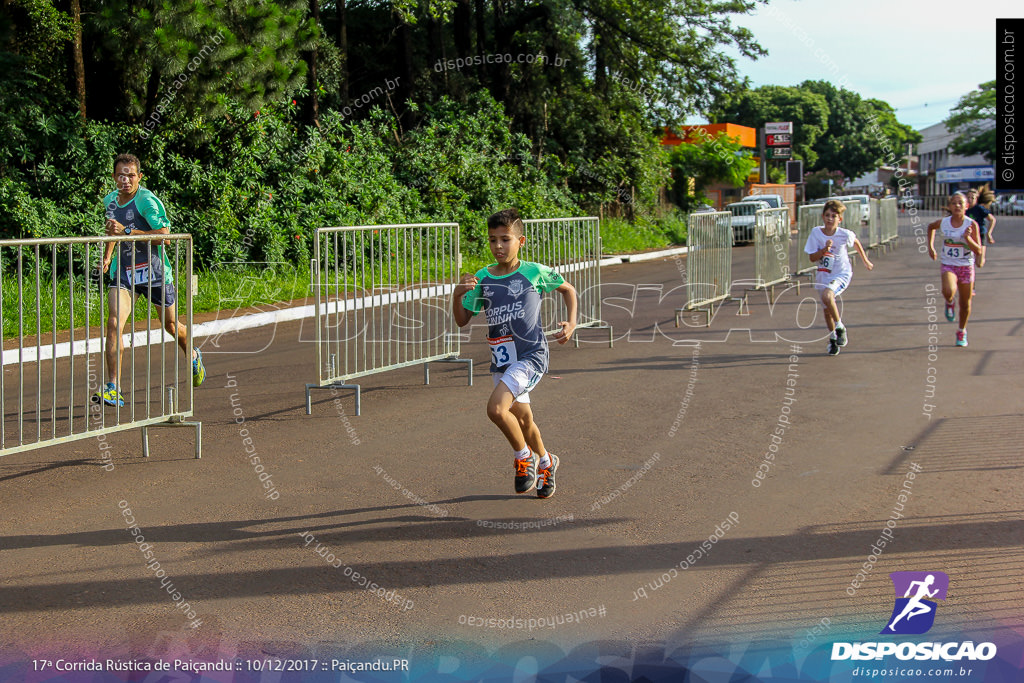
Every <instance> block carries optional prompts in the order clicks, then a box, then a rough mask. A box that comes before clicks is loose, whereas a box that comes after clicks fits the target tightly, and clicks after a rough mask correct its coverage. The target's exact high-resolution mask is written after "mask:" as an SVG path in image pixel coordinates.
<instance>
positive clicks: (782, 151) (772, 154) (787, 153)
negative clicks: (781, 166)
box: [768, 147, 793, 159]
mask: <svg viewBox="0 0 1024 683" xmlns="http://www.w3.org/2000/svg"><path fill="white" fill-rule="evenodd" d="M792 157H793V148H792V147H769V148H768V158H769V159H791V158H792Z"/></svg>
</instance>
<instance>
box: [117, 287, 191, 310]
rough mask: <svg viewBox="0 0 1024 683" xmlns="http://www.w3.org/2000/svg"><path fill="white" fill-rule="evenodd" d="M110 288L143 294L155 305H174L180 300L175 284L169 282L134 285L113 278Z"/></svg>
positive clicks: (164, 306)
mask: <svg viewBox="0 0 1024 683" xmlns="http://www.w3.org/2000/svg"><path fill="white" fill-rule="evenodd" d="M108 288H109V289H124V290H127V291H129V292H132V293H133V294H141V295H142V296H144V297H146V299H148V300H149V301H150V303H152V304H153V305H154V306H160V307H161V308H166V307H168V306H173V305H174V304H175V303H176V302H177V300H178V293H177V291H176V290H175V289H174V285H172V284H169V283H166V282H165V283H163V284H160V285H153V286H152V287H150V286H149V285H148V284H145V285H132V284H130V283H128V282H124V281H122V282H117V281H115V280H111V281H110V282H109V284H108Z"/></svg>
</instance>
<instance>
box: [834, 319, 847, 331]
mask: <svg viewBox="0 0 1024 683" xmlns="http://www.w3.org/2000/svg"><path fill="white" fill-rule="evenodd" d="M845 327H846V325H843V321H842V320H837V321H836V329H837V330H842V329H845Z"/></svg>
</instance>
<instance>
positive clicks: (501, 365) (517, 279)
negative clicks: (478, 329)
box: [462, 261, 565, 374]
mask: <svg viewBox="0 0 1024 683" xmlns="http://www.w3.org/2000/svg"><path fill="white" fill-rule="evenodd" d="M491 265H492V266H493V265H497V264H494V263H492V264H491ZM476 277H477V280H479V282H478V283H477V286H476V287H475V288H473V289H472V290H470V291H468V292H466V294H465V296H463V297H462V306H463V307H464V308H465V309H466V310H467V311H469V312H470V313H472V314H474V315H476V314H477V313H479V312H480V311H481V309H482V310H484V311H486V313H487V342H488V344H490V347H491V372H504V371H505V369H506V368H508V366H509V365H511V364H512V363H515V362H516V361H522V362H524V363H528V364H530V365H532V366H533V367H534V368H535V369H536V370H537V372H539V373H541V374H543V373H545V372H547V369H548V353H549V352H548V341H547V338H546V337H545V336H544V330H543V329H541V321H540V304H541V297H542V295H543V293H544V292H550V291H553V290H555V289H557V288H558V287H559V286H560V285H561V284H562V283H563V282H565V280H564V279H563V278H562V276H561V275H559V274H558V273H556V272H555V271H554V270H553V269H551V268H549V267H548V266H544V265H541V264H539V263H532V262H530V261H520V262H519V267H518V268H516V269H515V270H514V271H513V272H511V273H509V274H508V275H491V272H490V271H489V270H488V269H487V268H481V269H480V270H479V271H477V273H476Z"/></svg>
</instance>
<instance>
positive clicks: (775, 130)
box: [764, 121, 793, 135]
mask: <svg viewBox="0 0 1024 683" xmlns="http://www.w3.org/2000/svg"><path fill="white" fill-rule="evenodd" d="M764 132H765V135H792V134H793V122H792V121H775V122H773V123H766V124H764Z"/></svg>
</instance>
